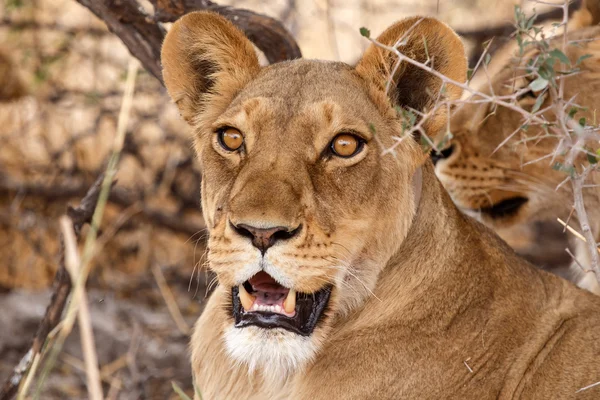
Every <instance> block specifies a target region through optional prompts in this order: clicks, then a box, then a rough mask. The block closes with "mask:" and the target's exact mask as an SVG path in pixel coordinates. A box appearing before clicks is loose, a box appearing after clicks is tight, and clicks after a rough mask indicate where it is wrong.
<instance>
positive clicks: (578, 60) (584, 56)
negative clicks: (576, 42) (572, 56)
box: [575, 54, 592, 65]
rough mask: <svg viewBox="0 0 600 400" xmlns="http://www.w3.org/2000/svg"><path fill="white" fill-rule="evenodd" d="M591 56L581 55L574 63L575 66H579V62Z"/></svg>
mask: <svg viewBox="0 0 600 400" xmlns="http://www.w3.org/2000/svg"><path fill="white" fill-rule="evenodd" d="M591 56H592V55H591V54H584V55H582V56H581V57H579V58H578V59H577V61H575V65H579V64H581V62H582V61H583V60H587V59H588V58H590V57H591Z"/></svg>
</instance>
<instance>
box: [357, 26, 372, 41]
mask: <svg viewBox="0 0 600 400" xmlns="http://www.w3.org/2000/svg"><path fill="white" fill-rule="evenodd" d="M360 34H361V35H362V36H364V37H366V38H367V39H368V38H370V37H371V31H370V30H368V29H367V28H365V27H364V26H363V27H362V28H360Z"/></svg>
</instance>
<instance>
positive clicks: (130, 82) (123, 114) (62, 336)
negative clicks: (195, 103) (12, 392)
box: [34, 59, 139, 399]
mask: <svg viewBox="0 0 600 400" xmlns="http://www.w3.org/2000/svg"><path fill="white" fill-rule="evenodd" d="M138 65H139V64H138V62H137V60H135V59H131V60H130V62H129V67H128V70H127V80H126V82H125V91H124V95H123V101H122V103H121V110H120V112H119V118H118V122H117V132H116V136H115V141H114V143H113V152H112V154H111V156H110V158H109V160H108V165H107V167H106V173H105V175H104V180H103V182H102V189H101V190H100V194H99V196H98V202H97V204H96V208H95V210H94V214H93V217H92V224H91V226H90V230H89V232H88V235H87V237H86V242H85V246H84V249H83V256H82V259H81V266H80V273H79V275H78V278H77V281H76V282H73V290H72V293H71V294H72V301H71V303H70V305H69V308H68V309H67V313H66V316H65V318H64V321H63V326H62V329H61V330H60V333H59V334H58V337H57V340H56V342H55V344H54V345H53V346H52V348H51V350H50V356H49V357H48V360H47V362H46V364H45V366H44V370H43V373H42V376H41V377H40V379H39V382H38V385H37V389H36V392H35V395H34V398H36V399H39V398H40V394H41V391H42V388H43V385H44V382H45V380H46V378H47V377H48V375H49V374H50V371H51V369H52V368H53V366H54V364H55V363H56V360H57V357H58V354H59V353H60V351H61V350H62V346H63V344H64V342H65V340H66V338H67V337H68V336H69V334H70V333H71V331H72V329H73V325H74V323H75V317H76V315H77V310H78V308H79V301H78V300H79V299H80V298H81V297H80V296H81V292H82V291H84V288H85V283H86V281H87V277H88V275H89V271H90V267H91V263H90V261H91V258H92V256H93V254H94V253H95V248H96V238H97V235H98V229H99V226H100V223H101V221H102V216H103V214H104V209H105V206H106V203H107V201H108V196H109V193H110V188H111V187H112V185H113V181H114V177H115V174H116V172H117V164H118V162H119V158H120V155H121V150H122V149H123V144H124V141H125V133H126V130H127V125H128V123H129V114H130V111H131V106H132V103H133V92H134V88H135V80H136V76H137V71H138Z"/></svg>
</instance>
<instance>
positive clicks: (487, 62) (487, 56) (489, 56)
mask: <svg viewBox="0 0 600 400" xmlns="http://www.w3.org/2000/svg"><path fill="white" fill-rule="evenodd" d="M491 60H492V56H491V55H490V53H487V54H486V55H485V60H484V61H483V62H484V63H485V65H488V64H489V63H490V61H491Z"/></svg>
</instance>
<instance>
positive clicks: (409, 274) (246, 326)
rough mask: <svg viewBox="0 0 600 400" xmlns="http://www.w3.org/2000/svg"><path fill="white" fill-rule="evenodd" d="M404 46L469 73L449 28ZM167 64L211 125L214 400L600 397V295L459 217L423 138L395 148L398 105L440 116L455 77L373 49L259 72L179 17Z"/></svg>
mask: <svg viewBox="0 0 600 400" xmlns="http://www.w3.org/2000/svg"><path fill="white" fill-rule="evenodd" d="M399 39H402V42H403V43H404V44H403V45H402V46H403V51H404V52H405V53H406V54H410V55H411V56H412V57H413V58H414V59H415V60H419V61H421V62H426V60H429V65H431V66H433V67H434V68H435V70H436V71H438V72H440V73H442V74H444V75H447V76H449V77H450V78H452V79H455V80H457V81H464V80H465V75H466V60H465V56H464V49H463V46H462V44H461V41H460V39H459V38H458V37H457V36H456V34H454V32H453V31H452V30H451V29H450V28H449V27H448V26H446V25H444V24H443V23H441V22H439V21H437V20H435V19H432V18H410V19H406V20H403V21H400V22H398V23H396V24H394V25H393V26H391V27H390V28H389V29H387V30H386V31H385V32H384V33H383V34H381V36H379V38H378V41H379V42H381V43H383V44H386V45H393V44H394V43H396V42H397V41H398V40H399ZM162 62H163V67H164V71H163V75H164V81H165V84H166V86H167V89H168V91H169V94H170V95H171V97H172V98H173V100H174V101H175V102H176V103H177V105H178V106H179V109H180V111H181V114H182V116H183V117H184V118H185V119H186V120H187V121H188V122H189V123H190V124H191V125H192V126H193V128H194V131H195V139H196V142H195V146H196V150H197V152H198V156H199V158H200V162H201V165H202V207H203V211H204V216H205V218H206V223H207V226H208V229H209V231H210V238H209V255H208V259H209V262H210V267H211V268H212V269H213V270H214V271H215V272H216V274H217V277H218V281H219V285H218V287H217V289H216V290H215V292H214V293H213V295H212V296H211V298H210V300H209V301H208V304H207V306H206V309H205V311H204V313H203V314H202V316H201V317H200V319H199V321H198V323H197V324H196V327H195V332H194V334H193V337H192V340H191V348H192V365H193V371H194V381H195V385H196V386H197V388H198V391H199V392H200V393H201V394H202V396H203V398H204V399H259V398H260V399H277V398H279V399H327V400H331V399H399V398H407V399H417V398H418V399H447V398H456V399H484V398H501V399H508V398H515V397H521V398H528V399H529V398H539V399H549V398H562V399H565V398H575V397H576V396H577V398H578V399H579V398H582V399H583V398H587V399H592V398H598V396H600V388H598V387H596V388H591V389H587V390H584V391H582V392H580V393H579V394H577V395H576V394H575V393H576V391H577V390H579V389H581V388H584V387H585V386H587V385H590V384H593V383H595V382H597V381H600V359H599V357H600V298H598V297H596V296H593V295H591V294H589V293H587V292H585V291H582V290H579V289H577V288H576V287H575V286H573V285H572V284H571V283H569V282H567V281H564V280H561V279H559V278H557V277H555V276H553V275H550V274H548V273H545V272H543V271H539V270H537V269H536V268H534V267H532V266H531V265H530V264H528V263H527V262H526V261H524V260H522V259H521V258H519V257H518V256H516V255H515V254H514V252H513V251H512V250H511V248H510V247H508V246H507V245H506V244H505V243H504V242H502V241H501V240H500V239H499V238H498V237H497V236H496V235H495V234H494V233H493V232H492V231H490V230H488V229H487V228H485V227H484V226H483V225H481V224H479V223H478V222H476V221H475V220H473V219H471V218H469V217H466V216H464V215H463V214H461V212H460V211H459V210H458V209H457V208H456V206H455V205H454V204H453V203H452V200H451V199H450V197H449V196H448V195H447V193H446V191H445V190H444V189H443V187H442V185H441V184H440V182H439V181H438V180H437V178H436V176H435V174H434V169H433V165H432V163H431V162H430V161H429V159H428V156H427V154H425V153H424V152H423V150H422V149H421V147H420V146H419V145H418V144H417V142H416V141H414V140H412V139H410V138H408V139H405V140H402V141H401V142H400V144H399V145H398V147H397V150H398V151H397V152H396V156H385V157H382V156H381V152H380V150H381V148H380V145H381V146H383V147H384V148H389V147H391V146H392V145H393V144H394V143H396V142H397V140H398V139H397V137H398V136H399V134H400V132H401V131H402V126H401V124H402V121H401V118H400V117H399V116H398V113H397V112H396V110H395V109H394V106H403V107H411V108H413V109H417V110H425V109H431V106H432V104H433V102H435V101H436V100H437V99H438V97H439V96H438V95H439V93H440V91H441V90H442V88H441V86H442V85H441V81H440V80H439V79H438V78H436V77H434V76H433V75H431V74H430V73H429V72H425V71H423V70H422V69H420V68H417V67H414V66H413V65H411V64H406V65H401V66H400V68H395V65H394V64H395V62H396V58H395V56H394V55H393V54H391V53H389V52H386V51H383V50H381V49H380V48H379V47H377V46H375V45H373V46H371V47H369V48H368V49H367V51H366V52H365V54H364V56H363V58H362V59H361V60H360V62H359V63H358V65H357V66H356V67H351V66H348V65H346V64H344V63H340V62H326V61H317V60H294V61H290V62H283V63H279V64H274V65H270V66H268V67H265V68H261V67H260V66H259V63H258V60H257V57H256V55H255V52H254V50H253V47H252V45H251V43H250V42H249V41H248V40H247V39H246V37H244V35H243V34H242V33H241V32H240V31H238V30H237V29H236V28H235V27H234V26H233V25H232V24H231V23H229V22H228V21H227V20H225V19H224V18H222V17H220V16H218V15H215V14H211V13H191V14H188V15H186V16H184V17H183V18H181V19H180V20H179V21H177V22H176V23H175V24H174V25H173V26H172V28H171V30H170V31H169V33H168V35H167V37H166V39H165V42H164V45H163V49H162ZM390 71H395V72H396V73H395V74H394V76H393V81H392V82H393V85H391V90H390V91H389V93H386V82H387V79H388V75H389V73H390ZM443 91H444V93H445V95H447V96H448V97H450V98H456V97H458V96H459V95H460V90H459V88H458V87H455V86H448V87H446V88H445V89H444V90H443ZM445 119H446V115H444V113H443V110H442V111H441V112H440V113H438V114H436V115H434V116H432V117H431V118H430V119H429V120H427V121H426V122H425V123H424V125H423V126H424V128H425V129H426V131H427V132H428V133H430V134H434V133H436V132H437V131H438V130H439V129H441V128H442V127H444V125H445ZM198 398H199V396H198Z"/></svg>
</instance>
